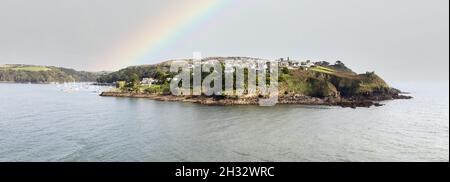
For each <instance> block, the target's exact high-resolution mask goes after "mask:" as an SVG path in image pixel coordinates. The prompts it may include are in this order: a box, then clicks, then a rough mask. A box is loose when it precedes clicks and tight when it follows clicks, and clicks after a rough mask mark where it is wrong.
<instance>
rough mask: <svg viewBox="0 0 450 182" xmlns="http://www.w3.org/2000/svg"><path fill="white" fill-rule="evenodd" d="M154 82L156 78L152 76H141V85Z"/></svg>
mask: <svg viewBox="0 0 450 182" xmlns="http://www.w3.org/2000/svg"><path fill="white" fill-rule="evenodd" d="M154 83H156V80H155V79H153V78H143V79H142V81H141V85H153V84H154Z"/></svg>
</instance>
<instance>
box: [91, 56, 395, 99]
mask: <svg viewBox="0 0 450 182" xmlns="http://www.w3.org/2000/svg"><path fill="white" fill-rule="evenodd" d="M169 63H170V62H164V63H160V64H156V65H143V66H132V67H128V68H125V69H122V70H119V71H117V72H113V73H110V74H107V75H103V76H100V77H99V78H98V79H97V81H98V82H102V83H115V82H117V83H120V84H118V85H120V86H118V88H119V89H120V90H121V91H128V92H140V93H150V94H168V93H170V89H169V88H170V87H169V82H170V79H171V78H173V76H174V75H175V73H170V72H169V66H170V64H169ZM222 66H223V65H222ZM244 75H245V82H246V83H247V75H248V71H247V70H244ZM206 76H207V74H203V75H202V78H205V77H206ZM234 76H235V75H234ZM223 77H224V76H223ZM142 78H153V79H155V80H156V83H155V84H154V85H151V86H145V85H140V82H138V80H142ZM267 79H269V78H268V77H267ZM118 81H121V82H118ZM278 81H279V92H280V93H279V94H280V95H305V96H314V97H321V98H323V97H341V96H342V97H352V96H358V95H374V94H383V93H387V92H389V89H390V87H389V86H388V85H387V84H386V82H384V81H383V80H382V79H381V78H380V77H379V76H377V75H376V74H375V73H373V72H368V73H365V74H356V73H354V72H353V71H352V70H351V69H349V68H347V67H346V66H345V65H344V63H342V62H340V61H337V62H336V63H335V64H330V63H328V62H325V61H322V62H316V63H314V65H313V66H311V67H310V68H307V69H306V68H297V69H288V68H287V67H281V68H280V71H279V77H278ZM223 84H224V82H223ZM244 87H245V88H247V84H245V85H244Z"/></svg>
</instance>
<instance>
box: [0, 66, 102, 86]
mask: <svg viewBox="0 0 450 182" xmlns="http://www.w3.org/2000/svg"><path fill="white" fill-rule="evenodd" d="M98 76H99V74H97V73H91V72H85V71H75V70H73V69H67V68H60V67H48V66H34V65H15V64H8V65H0V81H3V82H19V83H29V82H31V83H51V82H94V81H96V79H97V78H98Z"/></svg>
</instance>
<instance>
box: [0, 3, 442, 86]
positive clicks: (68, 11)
mask: <svg viewBox="0 0 450 182" xmlns="http://www.w3.org/2000/svg"><path fill="white" fill-rule="evenodd" d="M179 1H181V0H171V1H170V2H169V1H163V0H133V1H129V0H77V1H75V0H39V1H34V0H0V64H6V63H23V64H38V65H55V66H64V67H71V68H75V69H79V70H95V71H98V70H115V69H118V68H122V67H125V66H129V65H130V63H129V62H126V61H120V60H114V61H111V62H117V63H119V64H114V65H109V64H107V62H108V61H110V60H105V59H111V58H107V56H108V55H109V54H110V53H111V52H112V51H114V49H115V48H117V47H120V45H117V44H120V42H122V41H123V40H124V39H126V38H127V36H129V35H130V33H132V32H135V31H136V29H138V28H139V27H141V26H142V25H143V24H145V23H146V22H151V21H152V18H153V19H155V18H159V17H160V16H159V15H160V14H161V13H163V12H164V13H166V14H167V13H177V12H167V11H165V10H167V9H166V7H167V6H168V5H169V4H170V3H177V2H179ZM448 3H449V1H448V0H376V1H375V0H367V1H361V0H339V1H336V0H243V1H233V2H232V3H230V4H229V5H228V6H226V7H225V8H223V9H221V11H219V12H217V13H216V14H215V15H214V16H212V17H211V19H209V21H208V22H207V23H203V24H200V25H199V26H198V27H196V28H194V29H193V31H191V32H189V33H187V34H184V35H183V36H182V37H180V38H179V39H177V40H176V41H175V42H174V43H173V44H171V45H169V46H167V47H165V49H163V50H161V51H160V52H158V54H157V55H155V56H153V57H151V58H150V59H149V61H148V62H146V63H156V62H159V61H162V60H165V59H173V58H187V57H191V56H192V52H194V51H201V52H202V53H203V55H204V56H250V57H261V58H278V57H287V56H289V57H291V58H301V59H311V60H326V61H329V62H334V61H336V60H341V61H343V62H344V63H346V64H347V65H349V67H351V68H353V69H354V70H355V71H357V72H363V71H372V70H375V71H376V72H377V73H378V74H380V75H381V76H382V77H383V78H385V79H386V80H388V81H390V82H401V81H416V80H417V81H427V80H436V78H438V80H444V81H448V74H449V70H448V66H449V61H448V60H449V51H448V49H449V23H448V22H449V9H448V7H449V4H448ZM103 62H105V64H98V63H103ZM98 65H105V66H104V67H102V66H98Z"/></svg>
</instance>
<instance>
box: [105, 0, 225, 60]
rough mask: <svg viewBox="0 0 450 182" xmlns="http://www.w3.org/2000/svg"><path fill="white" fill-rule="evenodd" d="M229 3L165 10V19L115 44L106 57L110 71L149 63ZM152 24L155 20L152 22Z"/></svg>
mask: <svg viewBox="0 0 450 182" xmlns="http://www.w3.org/2000/svg"><path fill="white" fill-rule="evenodd" d="M229 1H230V0H195V1H191V0H190V1H183V2H185V3H177V4H176V5H175V4H174V6H175V7H172V8H169V10H168V11H166V12H169V13H171V14H170V15H168V16H161V17H159V18H157V19H156V22H151V23H149V24H146V25H144V26H142V27H139V29H138V30H139V31H138V32H134V33H133V34H132V35H130V36H129V37H127V40H126V41H125V42H121V43H119V44H120V45H119V48H117V49H116V51H114V52H113V53H112V54H110V55H111V57H109V58H108V59H107V60H108V64H109V66H110V67H116V66H129V65H133V64H145V63H147V64H148V63H149V61H150V60H149V59H150V58H151V57H152V56H154V55H155V54H157V53H158V51H160V50H162V49H164V48H166V47H167V46H169V45H170V44H171V43H173V42H175V41H176V40H178V39H179V38H180V37H182V36H184V35H186V34H187V33H189V32H190V31H192V30H194V29H195V28H196V27H198V26H199V25H200V24H201V23H202V22H204V21H206V20H207V19H209V18H210V17H212V16H213V15H214V13H216V12H217V11H219V10H220V9H222V8H223V7H224V6H225V5H226V4H227V3H228V2H229ZM152 20H155V19H152Z"/></svg>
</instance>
